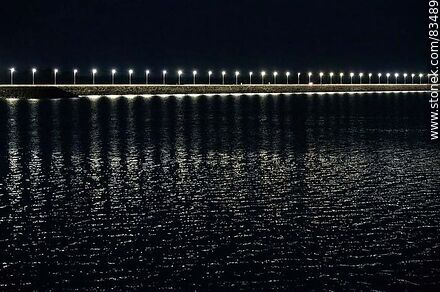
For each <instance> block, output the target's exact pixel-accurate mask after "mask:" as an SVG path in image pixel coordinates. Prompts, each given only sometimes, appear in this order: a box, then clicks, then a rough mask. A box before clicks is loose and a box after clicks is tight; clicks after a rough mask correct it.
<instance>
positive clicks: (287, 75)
mask: <svg viewBox="0 0 440 292" xmlns="http://www.w3.org/2000/svg"><path fill="white" fill-rule="evenodd" d="M289 77H290V72H286V84H289Z"/></svg>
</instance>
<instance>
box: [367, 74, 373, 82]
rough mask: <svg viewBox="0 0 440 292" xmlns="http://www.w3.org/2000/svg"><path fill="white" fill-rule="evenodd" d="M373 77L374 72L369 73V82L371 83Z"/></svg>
mask: <svg viewBox="0 0 440 292" xmlns="http://www.w3.org/2000/svg"><path fill="white" fill-rule="evenodd" d="M372 77H373V73H369V74H368V84H371V78H372Z"/></svg>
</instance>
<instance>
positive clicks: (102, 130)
mask: <svg viewBox="0 0 440 292" xmlns="http://www.w3.org/2000/svg"><path fill="white" fill-rule="evenodd" d="M426 110H427V102H426V98H425V96H424V95H423V94H402V95H397V94H390V95H332V96H329V95H324V96H302V95H295V96H241V97H237V96H223V97H219V96H214V97H182V98H180V97H179V98H176V97H165V98H163V97H161V98H159V97H153V98H142V97H139V98H133V99H127V98H122V97H121V98H117V99H109V98H99V99H87V98H83V99H74V100H46V101H24V100H0V141H1V143H0V195H1V196H0V212H1V217H0V231H1V233H0V290H17V289H39V290H50V289H53V290H68V289H83V290H86V289H87V290H90V289H99V290H101V289H103V290H104V289H105V290H110V289H115V290H131V289H142V290H157V289H159V288H165V289H166V290H198V291H206V290H217V289H223V290H235V289H237V290H238V289H242V290H261V291H267V290H289V289H290V290H311V289H316V290H346V289H354V290H371V289H377V290H405V289H407V290H410V291H411V290H427V289H432V290H434V289H436V288H439V287H440V197H439V194H438V191H439V189H440V178H439V174H440V167H439V162H440V161H439V154H440V150H439V148H438V145H434V144H431V143H430V142H429V141H428V132H427V130H428V129H429V121H428V120H427V119H428V118H429V116H428V113H427V112H426ZM295 288H296V289H295Z"/></svg>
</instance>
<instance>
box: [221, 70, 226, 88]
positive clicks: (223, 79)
mask: <svg viewBox="0 0 440 292" xmlns="http://www.w3.org/2000/svg"><path fill="white" fill-rule="evenodd" d="M225 76H226V71H222V84H223V85H225Z"/></svg>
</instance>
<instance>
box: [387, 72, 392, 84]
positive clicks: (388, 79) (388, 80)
mask: <svg viewBox="0 0 440 292" xmlns="http://www.w3.org/2000/svg"><path fill="white" fill-rule="evenodd" d="M390 76H391V74H390V73H387V84H390Z"/></svg>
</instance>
